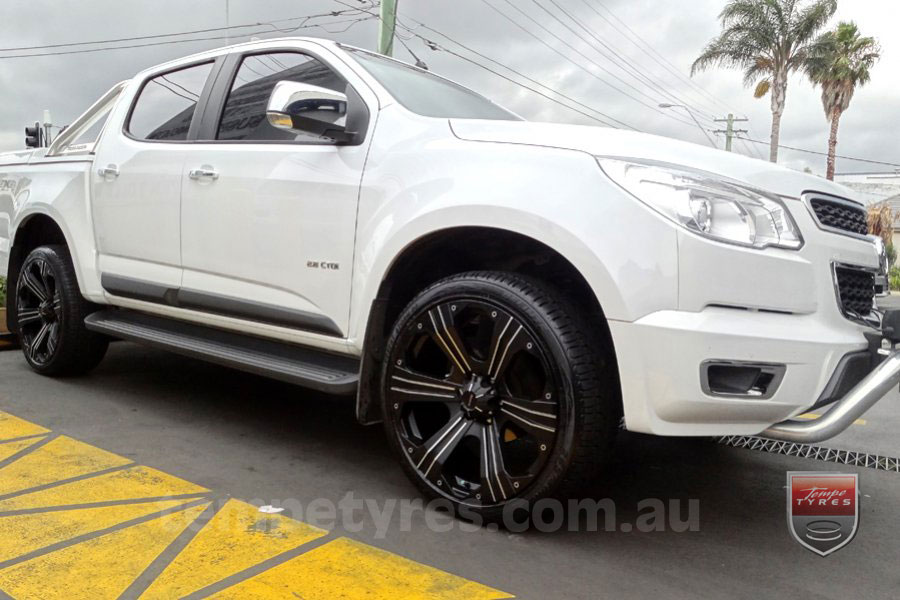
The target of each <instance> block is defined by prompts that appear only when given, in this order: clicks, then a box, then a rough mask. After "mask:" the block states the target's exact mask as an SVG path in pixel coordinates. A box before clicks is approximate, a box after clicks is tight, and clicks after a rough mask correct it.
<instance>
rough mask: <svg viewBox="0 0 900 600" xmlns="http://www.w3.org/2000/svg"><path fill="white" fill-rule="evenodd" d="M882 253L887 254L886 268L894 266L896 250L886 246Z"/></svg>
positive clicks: (889, 245)
mask: <svg viewBox="0 0 900 600" xmlns="http://www.w3.org/2000/svg"><path fill="white" fill-rule="evenodd" d="M884 251H885V253H887V258H888V267H892V266H894V263H895V262H896V261H897V249H896V248H894V245H893V244H888V245H887V246H885V248H884Z"/></svg>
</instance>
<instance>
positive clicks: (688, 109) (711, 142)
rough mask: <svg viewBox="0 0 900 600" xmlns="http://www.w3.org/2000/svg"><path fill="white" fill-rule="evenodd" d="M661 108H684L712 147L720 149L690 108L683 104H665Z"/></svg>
mask: <svg viewBox="0 0 900 600" xmlns="http://www.w3.org/2000/svg"><path fill="white" fill-rule="evenodd" d="M659 107H660V108H683V109H684V110H685V111H686V112H687V114H689V115H690V116H691V119H693V120H694V123H696V124H697V127H699V128H700V131H702V132H703V135H705V136H706V139H707V140H709V143H710V145H711V146H712V147H713V148H718V146H716V143H715V142H714V141H713V139H712V138H711V137H709V134H708V133H706V129H704V128H703V125H701V124H700V121H698V120H697V117H695V116H694V111H692V110H691V109H690V108H688V107H687V106H685V105H683V104H665V103H663V104H660V105H659Z"/></svg>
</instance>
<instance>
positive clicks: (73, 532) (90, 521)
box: [0, 500, 187, 561]
mask: <svg viewBox="0 0 900 600" xmlns="http://www.w3.org/2000/svg"><path fill="white" fill-rule="evenodd" d="M185 502H187V501H186V500H166V501H163V502H145V503H141V504H123V505H120V506H103V507H97V508H78V509H73V510H61V511H54V512H38V513H29V514H24V515H10V516H6V517H0V561H6V560H10V559H13V558H16V557H19V556H23V555H25V554H28V553H29V552H33V551H35V550H38V549H40V548H44V547H46V546H50V545H52V544H56V543H58V542H64V541H66V540H71V539H73V538H76V537H78V536H80V535H84V534H87V533H91V532H94V531H100V530H102V529H106V528H107V527H112V526H113V525H118V524H119V523H124V522H126V521H130V520H131V519H137V518H139V517H144V516H147V515H151V514H153V513H157V512H161V511H163V510H167V509H170V508H174V507H176V506H179V505H182V504H184V503H185Z"/></svg>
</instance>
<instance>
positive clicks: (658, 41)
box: [0, 0, 900, 173]
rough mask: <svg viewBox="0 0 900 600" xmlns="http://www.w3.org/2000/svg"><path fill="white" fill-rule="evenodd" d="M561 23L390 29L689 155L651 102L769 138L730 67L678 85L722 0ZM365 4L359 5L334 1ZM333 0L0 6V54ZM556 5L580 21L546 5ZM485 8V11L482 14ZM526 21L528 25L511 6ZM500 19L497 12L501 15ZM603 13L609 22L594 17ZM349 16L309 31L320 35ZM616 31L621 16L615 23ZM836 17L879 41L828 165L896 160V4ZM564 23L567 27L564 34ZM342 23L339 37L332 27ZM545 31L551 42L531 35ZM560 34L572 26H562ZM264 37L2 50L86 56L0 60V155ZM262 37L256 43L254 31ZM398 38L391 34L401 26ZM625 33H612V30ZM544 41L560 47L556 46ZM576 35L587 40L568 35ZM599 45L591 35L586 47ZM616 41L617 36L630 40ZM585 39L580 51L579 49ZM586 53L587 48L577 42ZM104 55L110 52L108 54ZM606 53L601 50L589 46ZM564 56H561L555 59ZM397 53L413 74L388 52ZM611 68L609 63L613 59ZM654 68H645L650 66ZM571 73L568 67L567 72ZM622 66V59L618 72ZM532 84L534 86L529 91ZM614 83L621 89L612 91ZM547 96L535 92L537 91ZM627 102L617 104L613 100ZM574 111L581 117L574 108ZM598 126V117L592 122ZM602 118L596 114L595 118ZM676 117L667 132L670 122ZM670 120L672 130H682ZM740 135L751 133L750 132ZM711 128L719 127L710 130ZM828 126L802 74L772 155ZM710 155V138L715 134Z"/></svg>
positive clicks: (89, 0) (456, 17) (412, 20)
mask: <svg viewBox="0 0 900 600" xmlns="http://www.w3.org/2000/svg"><path fill="white" fill-rule="evenodd" d="M537 1H539V2H540V4H542V5H543V6H545V7H547V9H548V10H550V11H551V12H552V13H553V14H554V15H556V17H558V18H559V19H560V21H562V22H560V21H555V20H554V19H553V18H552V17H551V16H550V15H549V14H548V13H547V12H544V11H543V10H542V9H541V8H540V7H539V6H538V4H537V3H536V0H509V1H507V0H399V11H400V19H401V21H402V22H403V23H405V24H406V25H408V26H410V27H417V25H416V23H417V22H421V23H424V24H425V25H427V26H429V27H432V28H434V29H436V30H438V31H440V32H441V33H444V34H446V35H448V36H450V37H451V38H452V39H453V40H456V41H457V42H460V43H462V44H465V45H466V46H468V47H470V48H471V49H472V50H475V51H477V52H479V53H481V54H483V55H484V56H486V57H488V58H490V59H492V60H494V61H497V62H498V63H500V64H501V65H504V66H508V67H511V68H513V69H515V70H516V71H519V72H520V73H522V74H524V75H527V76H528V77H530V78H531V79H533V80H535V81H538V82H540V83H542V84H545V85H547V86H550V88H552V89H553V90H558V91H560V92H562V93H563V94H566V95H567V96H570V97H571V98H573V99H574V100H577V101H578V102H580V103H582V104H583V105H587V106H590V107H592V108H595V109H597V110H599V111H601V112H602V113H605V114H606V115H609V116H610V117H613V118H615V119H617V120H620V121H622V122H625V123H628V124H630V125H633V126H635V127H637V128H640V129H642V130H644V131H648V132H651V133H656V134H660V135H666V136H671V137H676V138H681V139H685V140H690V141H694V142H697V143H708V142H707V141H706V139H705V137H704V135H703V133H702V132H701V131H700V129H699V128H698V127H697V126H696V125H693V124H692V123H690V121H689V118H688V115H687V113H685V111H684V110H681V109H668V110H666V109H658V110H653V107H656V105H657V104H659V103H661V102H669V103H675V102H676V101H682V102H684V103H687V104H689V105H690V106H692V107H693V108H694V110H695V112H696V113H697V117H698V118H699V119H701V122H702V123H703V125H704V127H707V128H709V129H711V128H713V127H714V125H713V124H712V123H709V122H708V120H707V118H706V117H713V116H716V115H718V116H720V117H721V116H724V114H725V113H726V112H727V111H728V110H729V109H730V110H731V111H733V112H734V113H735V114H737V115H740V116H747V117H749V119H750V121H749V123H742V124H740V125H739V126H740V127H742V128H749V129H750V136H751V137H752V138H754V139H758V140H766V141H767V140H768V137H769V126H770V119H771V116H770V111H769V100H768V98H766V99H762V100H756V99H754V98H753V96H752V91H751V90H749V89H747V88H744V87H743V86H742V84H741V74H740V72H738V71H732V70H723V69H713V70H710V71H707V72H705V73H701V74H699V75H698V76H696V77H694V78H693V81H694V83H695V84H696V86H698V87H699V88H701V89H702V91H701V89H698V88H697V87H694V86H692V85H691V84H689V83H688V82H686V81H685V80H684V78H686V77H687V75H688V74H689V72H690V65H691V63H692V61H693V60H694V59H695V58H696V57H697V55H698V54H699V52H700V51H701V49H702V48H703V45H704V44H705V43H706V42H707V41H708V40H709V39H710V38H712V37H713V36H714V35H715V34H716V33H717V32H718V31H719V23H718V20H717V16H718V13H719V11H720V10H721V9H722V7H723V5H724V4H725V1H724V0H690V1H687V0H681V1H679V2H667V1H662V0H537ZM340 2H345V3H347V4H351V5H355V6H365V4H362V3H360V2H359V0H340ZM340 2H339V1H338V0H195V1H190V0H153V1H146V2H139V1H136V0H80V1H79V2H61V1H59V0H57V1H48V0H4V1H3V2H2V3H0V23H3V35H2V42H0V47H2V48H14V47H30V46H43V45H49V44H61V43H66V42H85V41H95V40H107V39H112V38H128V37H137V36H148V35H157V34H164V33H178V32H185V31H192V30H200V29H209V28H217V27H224V26H226V25H231V26H233V25H245V24H255V23H265V22H272V21H280V22H279V23H278V26H279V27H282V28H288V27H292V26H296V25H298V24H300V23H301V22H300V21H283V20H285V19H290V18H292V17H300V16H304V15H312V14H319V13H327V12H329V11H332V10H346V9H347V7H346V6H345V5H342V4H341V3H340ZM553 2H556V3H557V4H558V5H559V6H560V7H561V8H562V10H564V11H566V12H568V13H569V14H571V15H572V16H573V17H575V18H576V19H577V21H578V24H576V23H575V22H573V21H571V20H569V18H568V17H567V16H566V14H564V13H563V12H561V11H560V10H559V9H557V8H556V7H554V6H553ZM489 5H493V6H494V7H496V9H497V10H494V9H492V8H491V7H490V6H489ZM516 7H517V8H518V9H519V10H521V11H523V12H524V13H526V14H527V15H530V16H531V17H532V18H533V19H534V21H531V20H529V19H528V17H527V16H525V15H523V14H522V13H521V12H518V11H517V10H516ZM498 11H499V12H498ZM500 13H503V14H505V15H507V16H508V17H510V18H512V19H514V20H515V21H517V22H518V23H520V24H521V25H522V27H524V28H526V29H527V30H529V31H531V32H533V33H534V34H535V35H536V36H538V37H539V38H540V39H541V40H544V41H545V42H546V43H547V44H550V45H551V46H552V47H554V48H556V50H557V52H558V53H557V52H554V50H552V49H551V48H548V47H547V46H546V45H544V44H542V43H541V41H538V40H537V39H535V38H534V37H532V36H530V35H529V34H528V33H526V32H524V31H523V30H522V29H520V28H517V27H516V26H515V25H513V24H512V23H511V22H510V21H509V20H507V19H506V18H504V16H502V15H501V14H500ZM604 17H605V18H604ZM347 18H348V16H346V15H342V16H337V17H327V18H324V19H317V20H315V21H310V22H309V23H307V24H312V23H327V22H328V21H338V20H344V19H347ZM617 19H618V20H617ZM839 19H844V20H850V19H852V20H854V21H856V22H857V24H858V25H859V27H860V29H861V31H862V33H863V34H864V35H871V36H875V37H876V38H878V40H879V42H880V43H881V45H882V49H883V52H882V60H881V62H880V63H879V64H878V65H877V66H876V68H875V70H874V73H873V79H872V82H871V83H870V84H869V85H868V86H866V87H864V88H862V89H860V90H858V91H857V93H856V96H855V97H854V99H853V102H852V104H851V106H850V109H849V110H848V111H847V112H846V113H845V114H844V117H843V119H842V121H841V130H840V136H839V144H838V153H839V154H843V155H848V156H854V157H860V158H869V159H875V160H883V161H887V162H892V163H900V144H898V135H900V85H897V75H898V73H900V36H898V35H897V32H898V29H900V2H898V0H841V1H840V8H839V10H838V15H837V16H836V17H835V20H834V23H836V22H837V21H838V20H839ZM563 23H565V25H564V24H563ZM623 23H624V24H626V25H627V26H628V27H630V28H631V30H633V32H634V33H635V34H637V36H639V37H640V38H641V39H643V40H644V41H646V42H647V43H648V44H649V47H647V46H640V45H639V43H636V38H634V37H633V36H631V34H630V33H629V32H628V31H627V30H626V29H625V28H624V27H623V25H622V24H623ZM348 25H352V26H351V28H350V29H349V30H347V31H345V32H338V30H340V29H342V28H344V27H347V26H348ZM540 26H544V27H546V28H548V29H549V30H550V31H552V34H551V33H549V32H547V31H545V30H542V29H541V28H540ZM567 26H568V27H567ZM272 29H273V28H272V27H271V26H266V25H259V26H254V27H245V28H240V29H232V30H230V31H229V33H230V39H229V40H226V39H220V40H204V41H192V42H187V43H174V44H167V45H155V46H149V47H143V48H128V49H119V50H104V51H102V52H92V53H82V54H63V55H55V56H42V57H30V58H8V57H9V56H11V55H14V54H32V53H43V52H59V51H65V50H75V49H88V48H95V47H96V46H80V47H66V48H57V49H39V50H20V51H14V52H13V51H2V52H0V90H2V92H0V93H2V96H0V98H2V104H0V107H2V108H0V150H15V149H19V148H22V147H23V145H24V142H23V129H22V128H23V127H24V126H25V124H27V123H28V122H33V121H35V120H38V119H40V118H41V115H42V111H43V109H45V108H47V109H50V110H51V113H52V116H53V120H54V122H55V123H59V124H65V123H69V122H71V121H72V120H73V119H74V118H75V117H77V116H78V114H80V113H81V112H82V111H83V110H84V109H85V108H87V106H88V105H90V104H91V103H92V102H93V101H94V100H95V99H96V98H97V97H99V96H100V95H101V94H102V93H103V92H104V91H106V90H107V89H108V88H110V87H111V86H112V85H113V84H114V83H116V82H117V81H120V80H122V79H127V78H128V77H130V76H132V75H133V74H134V73H135V72H137V71H138V70H140V69H143V68H145V67H149V66H152V65H154V64H157V63H160V62H163V61H166V60H169V59H172V58H177V57H179V56H183V55H186V54H191V53H194V52H198V51H201V50H204V49H207V48H214V47H217V46H222V45H226V44H227V43H229V42H231V43H236V42H242V41H247V40H249V39H250V35H253V36H254V37H259V38H268V37H277V36H278V35H285V34H283V33H282V34H279V33H277V32H274V31H272ZM328 29H330V30H331V32H329V31H326V30H325V29H323V28H321V27H316V28H305V29H301V30H298V31H296V32H295V33H293V34H292V35H311V36H322V37H328V38H331V39H336V40H339V41H343V42H346V43H350V44H354V45H357V46H361V47H365V48H371V49H374V47H375V45H376V38H377V30H378V27H377V21H375V20H368V21H363V22H358V23H352V24H351V23H342V24H338V25H332V26H328ZM415 31H416V32H417V33H419V34H421V35H423V36H425V37H427V38H430V39H433V40H434V41H436V42H438V43H441V44H442V45H445V46H446V47H447V48H451V49H454V50H456V51H459V52H460V53H463V54H466V55H467V56H471V57H472V58H474V59H476V60H478V61H480V62H482V63H484V64H486V65H488V66H490V67H491V68H492V69H494V70H497V71H501V72H503V73H504V74H506V75H510V76H511V75H512V74H511V73H509V72H507V71H503V69H502V67H499V66H498V65H497V64H492V63H489V62H487V61H486V60H485V59H484V58H479V57H476V56H473V55H471V54H468V52H466V51H465V50H463V49H461V48H459V47H458V46H455V45H454V44H453V43H451V42H449V41H447V40H446V39H442V38H441V37H440V36H439V35H437V34H435V33H434V32H433V31H429V30H427V29H425V28H423V27H418V28H417V29H415ZM263 32H267V33H263ZM401 32H402V30H401ZM623 32H624V33H623ZM225 33H226V32H221V31H220V32H210V33H196V34H192V35H189V36H181V37H174V38H165V39H166V40H177V39H186V38H191V37H219V36H224V35H225ZM553 34H555V35H556V36H558V38H560V39H557V38H555V37H553ZM402 35H403V36H404V37H409V38H410V39H409V41H407V44H408V45H409V47H410V48H411V49H412V51H413V52H415V53H416V54H417V55H418V56H419V57H420V58H422V59H423V60H424V61H425V62H426V63H427V64H428V65H429V67H430V68H431V69H432V70H433V71H435V72H438V73H441V74H443V75H446V76H448V77H451V78H453V79H455V80H457V81H460V82H462V83H464V84H466V85H468V86H470V87H472V88H474V89H476V90H478V91H480V92H481V93H483V94H485V95H488V96H490V97H491V98H493V99H495V100H496V101H498V102H500V103H501V104H504V105H506V106H508V107H510V108H511V109H513V110H515V111H516V112H518V113H519V114H521V115H523V116H525V117H526V118H528V119H531V120H543V121H559V122H573V123H588V124H596V121H593V120H591V119H588V118H587V117H584V116H582V115H580V114H578V113H576V112H573V111H571V110H568V109H566V108H563V107H561V106H559V105H557V104H555V103H553V102H550V101H549V100H547V99H545V98H542V97H541V96H539V95H537V94H534V93H532V92H530V91H528V90H525V89H522V88H521V87H518V86H516V85H514V84H512V83H509V82H507V81H505V80H503V79H501V78H499V77H497V76H496V75H493V74H491V73H488V72H487V71H484V70H482V69H480V68H478V67H477V66H474V65H472V64H470V63H467V62H465V61H464V60H461V59H460V58H457V57H455V56H452V55H448V54H446V53H443V52H434V51H432V50H430V49H428V48H427V47H425V46H424V45H423V42H422V41H421V40H420V39H416V38H414V37H410V36H409V34H408V33H405V32H404V33H402ZM579 36H580V38H583V39H579ZM593 36H596V37H593ZM627 36H628V37H627ZM597 38H599V39H600V40H602V41H603V42H604V43H605V44H607V45H608V46H609V48H611V50H613V51H615V52H616V53H618V54H619V55H621V56H623V57H625V58H624V60H623V59H620V58H617V57H616V56H615V55H613V54H612V53H611V52H610V50H607V49H603V52H605V53H606V54H607V57H605V56H603V55H602V54H601V53H600V52H598V50H597V47H600V44H599V43H598V42H597ZM585 40H586V41H585ZM154 41H159V40H144V41H134V42H120V43H118V44H117V45H128V44H146V43H150V42H154ZM588 42H590V43H588ZM107 45H109V44H107ZM601 48H602V47H601ZM655 53H658V54H659V55H662V56H663V57H665V59H666V60H667V61H669V62H670V63H671V65H673V66H674V70H675V71H677V72H678V73H679V74H681V77H678V76H676V75H674V74H673V73H671V72H670V71H669V70H668V69H671V68H672V67H669V66H666V67H664V66H663V63H662V61H661V60H659V58H658V57H657V55H656V54H655ZM561 55H564V56H567V57H570V58H571V61H568V60H566V59H565V58H564V57H563V56H561ZM395 56H396V57H398V58H401V59H403V60H407V61H410V62H412V58H411V57H410V55H409V53H408V52H407V51H406V50H405V49H404V48H403V47H402V45H400V44H399V43H398V44H397V45H396V46H395ZM609 57H611V58H612V60H611V59H610V58H609ZM654 59H656V60H654ZM572 61H574V63H573V62H572ZM625 61H627V62H625ZM525 83H527V84H528V85H530V86H532V87H537V86H536V85H535V84H534V83H529V82H525ZM613 86H615V87H617V88H619V89H620V90H621V91H617V90H616V89H614V88H613ZM539 89H541V90H542V91H543V92H544V93H547V94H550V95H552V94H551V93H550V92H549V91H548V90H547V89H546V88H539ZM623 92H624V93H623ZM575 106H576V107H577V108H579V110H582V111H585V112H590V111H587V110H586V109H585V108H583V107H582V106H578V105H575ZM594 114H595V116H599V115H596V113H594ZM601 118H603V117H601ZM676 119H677V120H676ZM679 120H681V121H684V122H679ZM748 125H749V127H748ZM720 126H721V125H720ZM827 131H828V129H827V123H826V121H825V117H824V115H823V111H822V105H821V100H820V98H819V92H818V90H817V89H814V88H813V87H812V86H811V85H810V84H809V83H808V82H807V81H806V80H805V79H804V78H803V77H802V76H800V75H796V76H795V77H793V78H792V80H791V83H790V87H789V89H788V96H787V109H786V111H785V115H784V119H783V121H782V134H781V143H782V144H785V145H789V146H796V147H800V148H807V149H811V150H817V151H824V150H825V148H826V141H827ZM715 141H716V143H717V144H718V145H719V146H720V147H721V146H723V144H724V139H723V138H722V136H718V137H716V138H715ZM757 149H758V151H759V152H760V155H765V156H767V155H768V149H767V147H766V146H763V145H758V146H757ZM736 150H737V151H739V152H743V153H748V154H750V153H751V150H750V145H746V146H745V145H744V143H738V144H737V145H736ZM824 161H825V159H824V157H819V156H814V155H809V154H803V153H799V152H793V151H789V150H783V151H782V154H781V162H782V163H783V164H786V165H788V166H790V167H793V168H798V169H802V168H804V167H809V168H811V169H812V170H813V171H814V172H816V173H822V172H824ZM890 169H891V168H890V167H884V166H879V165H873V164H867V163H862V162H851V161H846V160H839V161H838V172H842V171H844V172H847V171H881V170H890Z"/></svg>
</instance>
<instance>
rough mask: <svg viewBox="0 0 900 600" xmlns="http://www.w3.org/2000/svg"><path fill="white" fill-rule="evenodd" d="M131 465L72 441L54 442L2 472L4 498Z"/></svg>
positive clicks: (107, 453) (61, 437)
mask: <svg viewBox="0 0 900 600" xmlns="http://www.w3.org/2000/svg"><path fill="white" fill-rule="evenodd" d="M130 462H131V461H130V460H128V459H127V458H123V457H121V456H117V455H115V454H113V453H111V452H107V451H106V450H101V449H100V448H94V447H93V446H89V445H88V444H85V443H84V442H79V441H77V440H73V439H72V438H70V437H66V436H60V437H58V438H56V439H54V440H50V441H49V442H47V443H46V444H44V445H43V446H41V447H40V448H38V449H37V450H35V451H34V452H32V453H30V454H27V455H25V456H23V457H22V458H20V459H19V460H17V461H16V462H14V463H12V464H11V465H7V466H6V467H4V468H3V469H0V494H9V493H11V492H17V491H19V490H24V489H27V488H31V487H35V486H38V485H44V484H47V483H54V482H56V481H61V480H63V479H68V478H70V477H77V476H78V475H87V474H88V473H95V472H97V471H102V470H103V469H108V468H110V467H119V466H122V465H127V464H128V463H130Z"/></svg>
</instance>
